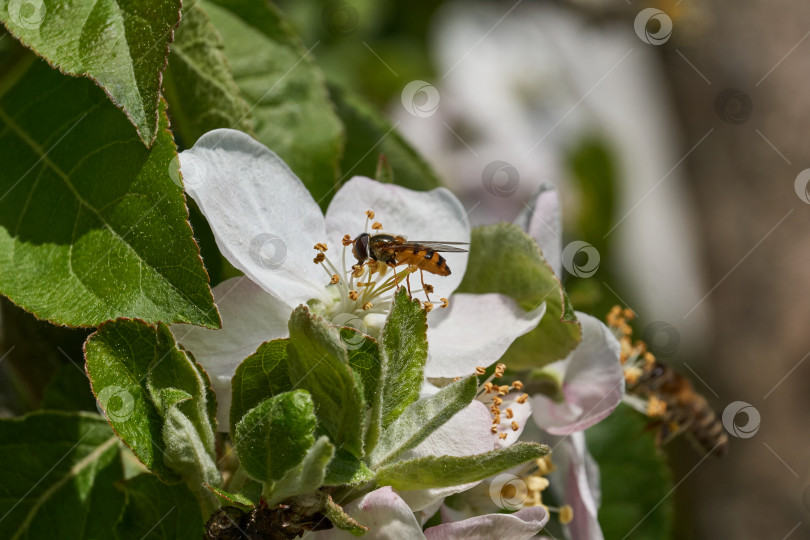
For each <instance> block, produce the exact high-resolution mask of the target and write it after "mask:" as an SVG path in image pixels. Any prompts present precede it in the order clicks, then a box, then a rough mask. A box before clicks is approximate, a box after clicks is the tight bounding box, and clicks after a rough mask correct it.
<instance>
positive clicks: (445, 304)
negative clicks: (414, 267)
mask: <svg viewBox="0 0 810 540" xmlns="http://www.w3.org/2000/svg"><path fill="white" fill-rule="evenodd" d="M430 292H433V291H430ZM439 300H441V301H442V305H441V307H443V308H446V307H447V306H449V305H450V302H448V301H447V298H439Z"/></svg>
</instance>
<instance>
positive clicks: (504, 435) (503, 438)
mask: <svg viewBox="0 0 810 540" xmlns="http://www.w3.org/2000/svg"><path fill="white" fill-rule="evenodd" d="M498 438H499V439H501V440H502V441H505V440H506V433H501V434H500V435H498Z"/></svg>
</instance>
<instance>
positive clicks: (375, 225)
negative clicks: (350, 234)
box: [371, 221, 383, 231]
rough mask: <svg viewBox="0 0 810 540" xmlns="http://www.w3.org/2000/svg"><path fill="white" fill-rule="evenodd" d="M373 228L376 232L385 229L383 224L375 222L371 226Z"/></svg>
mask: <svg viewBox="0 0 810 540" xmlns="http://www.w3.org/2000/svg"><path fill="white" fill-rule="evenodd" d="M371 228H372V229H374V230H375V231H379V230H380V229H382V228H383V226H382V223H380V222H379V221H375V222H374V223H372V224H371Z"/></svg>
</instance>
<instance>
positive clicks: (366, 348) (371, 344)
mask: <svg viewBox="0 0 810 540" xmlns="http://www.w3.org/2000/svg"><path fill="white" fill-rule="evenodd" d="M339 332H340V340H341V342H343V343H344V344H346V346H347V349H348V354H349V366H350V367H351V368H352V371H353V372H354V373H356V374H357V375H358V376H359V377H360V379H361V380H362V381H363V395H364V396H365V398H366V403H371V402H373V401H374V397H375V396H376V395H377V386H378V385H379V383H380V371H381V363H380V346H379V345H378V344H377V342H376V341H375V340H374V338H371V337H369V336H367V335H365V334H363V333H362V332H358V331H357V330H355V329H354V328H350V327H343V328H340V330H339Z"/></svg>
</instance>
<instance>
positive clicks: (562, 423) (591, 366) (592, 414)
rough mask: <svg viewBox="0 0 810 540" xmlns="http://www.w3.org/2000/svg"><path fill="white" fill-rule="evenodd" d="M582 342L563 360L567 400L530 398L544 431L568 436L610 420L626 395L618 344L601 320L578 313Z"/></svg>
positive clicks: (564, 391)
mask: <svg viewBox="0 0 810 540" xmlns="http://www.w3.org/2000/svg"><path fill="white" fill-rule="evenodd" d="M577 317H578V319H579V321H580V323H582V342H580V344H579V345H578V346H577V348H576V349H574V351H573V352H572V353H571V354H570V355H569V356H568V358H566V359H565V360H564V365H563V367H564V369H565V375H564V378H563V382H562V392H563V397H564V400H563V401H561V402H557V401H554V400H552V399H550V398H548V397H546V396H544V395H541V394H538V395H535V396H533V397H532V398H531V402H532V418H533V419H534V422H535V423H536V424H537V425H538V426H539V427H540V428H542V429H544V430H546V431H548V432H549V433H553V434H555V435H565V434H568V433H574V432H577V431H582V430H584V429H587V428H589V427H590V426H592V425H594V424H596V423H597V422H599V421H601V420H602V419H603V418H605V417H607V416H608V415H609V414H610V413H611V412H613V409H615V408H616V406H617V405H618V404H619V402H620V401H621V399H622V396H623V395H624V376H623V373H622V367H621V363H620V362H619V342H618V341H617V340H616V337H615V336H614V335H613V332H612V331H611V330H610V329H609V328H608V327H607V326H605V325H604V324H602V322H601V321H599V320H598V319H596V318H594V317H591V316H590V315H587V314H585V313H579V312H578V313H577Z"/></svg>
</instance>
